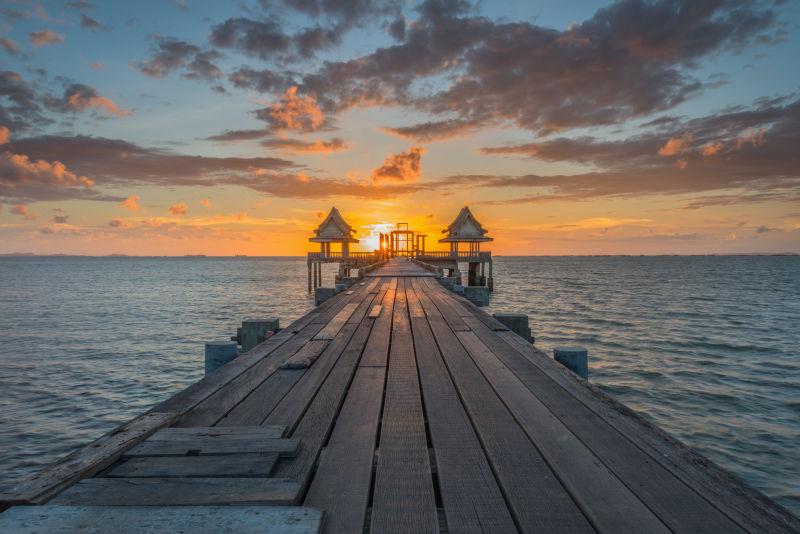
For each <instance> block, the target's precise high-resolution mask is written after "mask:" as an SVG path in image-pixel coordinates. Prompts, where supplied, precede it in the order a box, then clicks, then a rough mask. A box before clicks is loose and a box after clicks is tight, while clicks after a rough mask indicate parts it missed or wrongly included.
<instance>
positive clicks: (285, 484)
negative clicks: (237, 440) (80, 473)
mask: <svg viewBox="0 0 800 534" xmlns="http://www.w3.org/2000/svg"><path fill="white" fill-rule="evenodd" d="M299 489H300V486H299V484H297V482H295V481H294V480H287V479H284V478H87V479H85V480H82V481H80V482H78V483H77V484H75V485H73V486H71V487H69V488H67V489H66V490H64V491H63V492H61V494H59V495H58V496H57V497H56V498H55V499H53V501H52V503H53V504H62V505H78V506H180V505H208V504H256V503H263V504H292V502H294V499H295V497H296V496H297V492H298V491H299Z"/></svg>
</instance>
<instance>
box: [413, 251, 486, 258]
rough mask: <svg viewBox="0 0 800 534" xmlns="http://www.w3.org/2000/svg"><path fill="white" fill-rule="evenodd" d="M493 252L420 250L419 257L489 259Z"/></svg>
mask: <svg viewBox="0 0 800 534" xmlns="http://www.w3.org/2000/svg"><path fill="white" fill-rule="evenodd" d="M491 256H492V253H491V252H470V251H468V250H459V251H458V252H451V251H449V250H444V251H424V252H418V253H417V258H418V259H421V260H424V259H432V260H449V259H459V260H461V259H464V260H466V259H472V258H475V259H482V260H488V259H489V258H491Z"/></svg>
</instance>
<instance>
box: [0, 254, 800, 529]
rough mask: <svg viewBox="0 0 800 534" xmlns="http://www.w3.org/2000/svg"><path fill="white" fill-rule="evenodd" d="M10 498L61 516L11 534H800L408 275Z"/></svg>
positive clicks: (284, 336) (466, 307) (396, 268)
mask: <svg viewBox="0 0 800 534" xmlns="http://www.w3.org/2000/svg"><path fill="white" fill-rule="evenodd" d="M2 498H3V499H4V500H5V502H7V503H15V502H28V503H45V502H47V503H48V505H47V506H44V507H19V506H17V507H14V508H12V509H11V510H10V511H8V512H6V513H3V514H0V530H2V531H5V529H7V528H8V527H9V526H10V525H16V526H19V525H20V524H22V521H23V520H25V518H26V517H28V516H31V515H35V516H36V517H38V518H39V519H40V520H41V521H46V520H48V518H50V520H52V518H53V517H56V518H61V519H62V520H64V519H63V518H64V517H66V518H67V519H68V520H69V521H73V523H60V524H76V523H74V521H77V519H74V518H75V517H79V516H80V517H83V519H84V521H89V519H87V518H90V517H102V518H103V521H104V522H105V523H104V524H105V525H106V526H108V525H110V524H116V523H115V521H116V522H122V523H121V524H130V523H129V522H130V513H129V512H126V510H129V508H126V507H139V506H145V505H146V506H150V507H151V508H150V509H151V510H154V512H153V513H152V514H144V515H146V516H147V517H149V520H153V521H155V520H156V519H157V518H158V517H160V516H159V514H167V515H168V516H169V514H172V515H171V516H170V517H172V519H173V520H176V519H175V518H176V517H178V518H180V517H181V516H182V515H184V514H185V515H186V517H191V518H194V519H193V520H194V521H196V523H197V524H202V525H205V526H206V527H207V528H208V529H209V531H212V530H213V529H212V526H213V525H216V523H214V521H215V518H219V517H223V518H224V520H225V521H229V522H231V523H230V524H234V523H235V524H236V525H245V526H247V525H250V526H252V525H254V524H257V525H258V526H260V527H261V528H267V527H270V528H273V529H275V531H278V527H279V526H280V525H283V524H284V523H282V522H281V521H284V522H285V524H286V525H293V528H295V530H291V529H289V528H288V527H287V528H286V530H285V531H286V532H301V531H302V532H315V531H317V530H318V529H319V526H320V524H321V523H322V522H323V519H321V518H322V516H323V515H324V531H325V532H329V533H340V532H341V533H360V532H373V533H387V532H388V533H391V532H413V533H423V532H430V533H440V532H459V533H460V532H493V533H494V532H519V531H521V532H593V531H599V532H741V531H750V532H767V531H769V532H792V531H794V532H797V531H798V530H800V522H798V519H797V518H795V517H794V516H792V515H791V514H789V513H788V512H786V511H785V510H784V509H782V508H781V507H779V506H777V505H776V504H775V503H773V502H772V501H770V500H769V499H767V498H766V497H764V496H763V495H762V494H761V493H759V492H757V491H756V490H753V489H752V488H750V487H748V486H746V485H745V484H743V483H742V482H740V481H739V480H738V479H736V478H735V477H734V476H733V475H731V474H729V473H728V472H726V471H723V470H722V469H720V468H718V467H716V466H715V465H713V464H711V463H710V462H709V461H708V460H706V459H705V458H703V457H701V456H699V455H698V454H696V453H695V452H693V451H692V450H690V449H688V448H687V447H684V446H682V445H681V444H680V443H678V442H676V441H674V440H673V439H671V438H670V437H669V436H667V435H666V434H664V433H663V432H661V431H660V430H659V429H657V428H655V427H654V426H652V425H651V424H649V423H647V422H646V421H644V420H643V419H641V418H640V417H638V416H637V415H635V414H634V413H632V412H631V411H630V410H628V409H626V408H625V407H624V406H622V405H620V404H619V403H617V402H615V401H614V400H612V399H610V398H609V397H607V396H606V395H604V394H603V393H601V392H600V391H599V390H598V389H596V388H595V387H593V386H591V385H590V384H589V383H587V382H584V381H582V380H580V379H578V378H576V377H575V376H574V375H572V374H571V373H569V372H568V371H566V370H565V369H563V368H562V367H561V366H559V365H557V364H555V363H554V362H553V361H552V359H550V358H549V357H547V356H546V355H544V354H543V353H541V352H540V351H538V350H535V349H534V348H532V347H531V346H530V345H529V344H528V343H527V342H526V341H524V340H523V339H522V338H520V337H518V336H517V335H516V334H514V333H512V332H510V331H508V330H507V329H506V328H505V327H504V326H503V325H501V324H500V323H498V322H497V321H495V320H494V319H493V318H492V317H490V316H489V315H487V314H486V313H485V312H483V311H482V310H480V309H479V308H477V307H475V306H474V305H472V304H470V303H469V302H468V301H467V300H465V299H463V298H461V297H458V296H456V295H455V294H453V293H451V292H449V291H447V290H445V289H444V288H442V287H441V286H440V285H439V283H438V282H437V281H436V279H435V278H431V277H430V273H428V272H427V271H425V270H423V269H422V268H420V267H418V266H416V265H415V264H413V263H411V262H408V261H406V260H402V259H395V260H391V261H390V262H389V263H387V264H386V265H385V266H383V267H382V268H380V269H378V270H376V271H375V272H374V273H373V276H372V277H370V278H366V279H365V280H364V281H363V282H362V283H361V284H359V285H356V286H354V287H353V288H352V290H351V291H347V292H343V293H340V294H338V295H337V296H335V297H334V298H332V299H330V300H328V301H327V302H325V303H324V304H322V305H321V306H319V307H317V308H316V309H314V310H313V311H312V312H311V313H309V314H307V315H305V316H304V317H302V318H301V319H299V320H297V321H296V322H295V323H293V324H292V325H291V326H289V327H288V328H286V329H284V330H282V331H281V332H280V333H278V334H277V335H275V336H273V337H272V338H270V339H269V340H267V341H265V342H264V343H262V344H261V345H259V346H258V347H256V348H255V349H253V350H252V351H250V352H249V353H247V354H244V355H242V356H240V357H238V358H237V359H236V360H234V361H233V362H231V363H230V364H228V365H226V366H224V367H222V368H221V369H220V370H218V371H217V372H215V373H213V374H211V375H209V376H208V377H206V378H205V379H203V380H202V381H200V382H198V383H197V384H194V385H192V386H190V387H189V388H187V389H186V390H184V391H183V392H181V393H179V394H177V395H176V396H175V397H173V398H171V399H169V400H167V401H165V402H163V403H161V404H160V405H158V406H156V407H154V408H153V409H152V410H151V411H150V412H148V413H147V414H144V415H142V416H140V417H139V418H137V419H135V420H133V421H132V422H130V423H128V424H127V425H125V426H123V427H122V428H121V429H118V430H117V431H115V432H114V433H111V434H109V435H107V436H104V437H103V438H101V439H100V440H98V441H97V442H95V443H94V444H92V445H89V446H87V447H86V448H84V449H81V450H80V451H77V452H76V453H74V454H73V455H71V456H70V457H68V458H66V459H65V460H64V461H62V462H60V463H59V464H56V465H55V466H53V467H52V468H51V469H49V470H47V471H45V472H43V473H41V474H40V475H37V476H36V477H33V478H32V479H31V480H29V481H27V482H25V483H23V484H20V485H19V486H18V487H16V488H15V489H14V490H13V491H12V492H11V493H9V494H7V495H4V496H2ZM226 504H241V505H248V506H236V507H231V506H221V505H226ZM186 505H195V506H194V507H192V508H187V507H186ZM198 505H202V506H198ZM253 505H260V506H253ZM264 505H267V506H264ZM187 510H188V511H187ZM259 511H261V515H258V514H259ZM70 514H71V515H70ZM126 514H127V515H126ZM219 514H222V515H221V516H220V515H219ZM226 514H228V515H226ZM268 514H276V515H274V517H272V518H270V517H271V516H269V515H268ZM281 514H282V515H281ZM287 514H288V515H287ZM315 514H316V515H315ZM229 515H230V516H232V517H229ZM287 517H288V519H287ZM209 518H210V519H209ZM292 518H293V519H292ZM169 520H170V519H169V517H168V518H167V519H165V520H164V521H166V522H165V523H160V524H161V525H166V524H169V523H168V521H169ZM65 521H66V520H65ZM125 521H128V523H125ZM220 521H222V520H220ZM83 524H84V525H85V524H86V523H83ZM298 525H299V526H298ZM44 530H47V529H44ZM240 531H241V532H247V531H248V530H247V529H246V528H242V530H240ZM267 531H269V528H267Z"/></svg>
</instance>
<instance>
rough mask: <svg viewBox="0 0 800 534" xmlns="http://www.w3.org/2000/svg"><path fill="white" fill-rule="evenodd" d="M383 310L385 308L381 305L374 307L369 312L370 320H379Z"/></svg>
mask: <svg viewBox="0 0 800 534" xmlns="http://www.w3.org/2000/svg"><path fill="white" fill-rule="evenodd" d="M382 309H383V306H381V305H380V304H376V305H374V306H373V307H372V309H371V310H370V311H369V315H368V316H367V317H369V318H370V319H377V318H378V316H379V315H380V314H381V310H382Z"/></svg>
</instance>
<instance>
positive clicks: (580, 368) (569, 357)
mask: <svg viewBox="0 0 800 534" xmlns="http://www.w3.org/2000/svg"><path fill="white" fill-rule="evenodd" d="M553 357H554V358H555V360H556V361H557V362H558V363H560V364H561V365H563V366H564V367H566V368H567V369H569V370H570V371H572V372H573V373H575V374H576V375H578V376H579V377H581V378H583V379H584V380H589V351H588V350H586V349H584V348H581V347H560V348H557V349H553Z"/></svg>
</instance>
